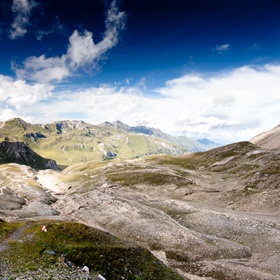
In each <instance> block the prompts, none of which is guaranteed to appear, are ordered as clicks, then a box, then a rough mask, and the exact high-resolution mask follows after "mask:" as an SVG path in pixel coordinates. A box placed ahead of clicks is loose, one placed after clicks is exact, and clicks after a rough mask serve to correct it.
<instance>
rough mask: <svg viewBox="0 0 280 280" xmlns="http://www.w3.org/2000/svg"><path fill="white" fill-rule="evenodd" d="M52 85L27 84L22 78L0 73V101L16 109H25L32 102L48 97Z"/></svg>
mask: <svg viewBox="0 0 280 280" xmlns="http://www.w3.org/2000/svg"><path fill="white" fill-rule="evenodd" d="M52 90H53V86H50V85H45V84H34V85H30V84H27V83H26V82H25V81H23V80H13V79H12V78H10V77H7V76H3V75H0V103H4V104H5V106H13V107H15V109H17V110H21V109H26V108H27V107H28V108H30V106H33V105H34V104H36V103H38V102H40V101H42V100H46V99H48V98H49V97H50V96H51V94H52Z"/></svg>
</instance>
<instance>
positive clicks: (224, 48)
mask: <svg viewBox="0 0 280 280" xmlns="http://www.w3.org/2000/svg"><path fill="white" fill-rule="evenodd" d="M229 49H230V44H229V43H226V44H223V45H216V47H215V48H214V49H213V50H214V51H216V52H217V53H218V54H220V55H224V54H225V53H227V52H228V50H229Z"/></svg>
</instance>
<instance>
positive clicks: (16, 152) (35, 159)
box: [0, 141, 59, 170]
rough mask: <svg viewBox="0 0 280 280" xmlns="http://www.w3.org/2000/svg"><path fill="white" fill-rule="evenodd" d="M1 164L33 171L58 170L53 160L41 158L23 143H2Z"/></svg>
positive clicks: (0, 148)
mask: <svg viewBox="0 0 280 280" xmlns="http://www.w3.org/2000/svg"><path fill="white" fill-rule="evenodd" d="M3 163H19V164H25V165H28V166H31V167H32V168H35V169H54V170H59V167H58V166H57V164H56V162H55V161H54V160H51V159H45V158H43V157H41V156H40V155H39V154H37V153H35V152H34V151H32V150H31V149H30V148H29V147H28V146H27V145H26V144H25V143H23V142H8V141H3V142H1V143H0V164H3Z"/></svg>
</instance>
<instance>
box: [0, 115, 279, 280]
mask: <svg viewBox="0 0 280 280" xmlns="http://www.w3.org/2000/svg"><path fill="white" fill-rule="evenodd" d="M11 122H15V123H16V124H15V125H14V127H13V128H11V127H10V131H11V133H8V132H9V131H8V127H9V126H7V123H5V124H3V123H2V125H1V126H2V127H1V129H0V133H1V137H4V138H6V141H4V143H10V142H11V143H12V140H16V141H20V140H23V139H25V140H27V141H24V142H26V144H28V145H26V146H27V147H29V148H30V149H31V146H32V145H33V147H37V150H39V151H43V147H48V146H47V145H46V146H44V145H43V143H46V142H44V141H45V140H48V141H49V140H52V141H53V142H52V143H53V146H54V147H61V143H60V142H59V141H61V142H62V143H66V141H68V143H69V141H70V140H71V141H72V142H71V143H77V139H78V137H81V138H80V139H84V138H83V137H86V138H85V139H95V141H101V140H100V139H106V141H107V142H105V140H103V141H104V142H101V143H98V144H102V143H103V144H104V146H103V147H105V146H106V145H108V143H110V141H108V139H113V138H114V136H113V137H112V138H111V136H112V135H113V132H114V131H119V133H120V132H121V133H122V134H124V135H126V137H127V138H126V139H130V140H131V139H132V138H130V137H131V136H137V135H138V134H137V133H138V132H139V130H140V131H141V133H140V136H141V137H148V138H149V137H150V138H152V139H154V138H155V139H162V138H159V135H161V133H162V132H160V131H157V130H154V129H149V128H145V127H136V128H133V127H129V126H126V125H124V124H122V123H120V122H116V123H114V124H111V123H103V124H101V125H99V126H97V127H98V129H97V128H96V126H89V125H88V124H85V123H83V122H56V123H54V124H51V125H43V126H42V125H37V126H35V127H33V125H30V124H27V123H25V122H23V121H22V120H20V119H16V120H12V121H11ZM21 122H22V123H21ZM8 124H9V125H10V123H9V122H8ZM45 126H46V127H45ZM74 126H75V127H74ZM24 127H25V129H24ZM31 127H32V129H31ZM134 130H135V132H133V131H134ZM48 131H49V133H47V132H48ZM77 131H80V134H81V135H82V136H79V135H77V133H76V132H77ZM124 131H126V133H128V134H126V133H125V132H124ZM144 131H145V132H146V133H144ZM152 131H153V132H152ZM106 133H107V135H108V136H104V134H105V135H106ZM108 133H109V134H108ZM148 133H154V134H157V135H158V136H155V135H153V134H150V136H149V134H148ZM278 133H279V129H278V127H276V128H275V129H273V130H271V131H270V132H269V133H264V134H263V135H262V136H261V137H260V136H257V137H255V138H253V139H252V140H251V141H252V142H254V143H252V142H248V141H245V142H238V143H233V144H230V145H226V146H222V147H217V148H214V149H211V150H208V151H203V152H192V153H190V152H187V153H183V154H181V155H176V156H174V155H172V154H159V153H158V154H153V155H146V156H143V155H142V154H141V155H140V154H138V156H139V157H136V156H132V157H130V158H122V157H120V156H112V157H110V158H111V160H104V159H105V158H104V157H99V160H97V159H96V158H94V160H90V159H88V158H87V160H86V161H82V160H81V161H80V162H77V163H73V164H70V165H69V164H68V165H69V166H68V167H66V168H64V169H63V170H62V171H58V170H52V169H49V170H45V168H42V170H38V169H39V168H31V167H30V166H27V165H23V164H18V163H5V164H1V165H0V219H1V220H0V239H1V243H0V244H1V245H0V252H1V254H0V275H2V277H6V275H9V277H11V276H13V277H15V278H16V277H25V279H26V275H29V276H30V277H33V278H35V279H36V277H37V278H38V274H40V273H41V274H40V275H53V277H54V279H71V278H67V277H70V276H68V275H70V273H74V271H73V270H70V271H69V269H70V268H67V269H68V270H65V267H66V266H65V264H66V261H62V264H63V265H59V264H60V263H61V262H59V263H58V262H57V259H58V258H61V257H60V256H61V254H62V255H67V256H68V260H69V261H70V262H71V263H75V264H76V265H83V264H85V265H87V266H88V267H89V268H90V270H91V271H92V273H97V274H98V273H99V274H100V275H103V276H102V277H104V278H105V279H117V280H118V279H143V280H144V279H145V280H146V279H148V280H149V279H151V280H152V279H166V280H169V279H178V280H179V279H190V280H202V279H203V280H205V279H207V280H213V279H214V280H215V279H217V280H224V279H228V280H241V279H242V280H243V279H252V280H264V279H267V280H277V279H279V278H280V277H279V275H280V268H279V257H280V245H279V244H280V233H279V229H280V219H279V212H280V196H279V186H280V172H279V170H280V161H279V159H280V148H279V147H280V139H279V137H277V135H278ZM84 134H89V135H90V134H92V136H84ZM264 136H265V137H264ZM45 137H46V138H45ZM102 137H104V138H102ZM7 138H9V139H7ZM69 139H70V140H69ZM137 139H138V138H137ZM263 139H265V146H262V145H263ZM277 139H278V140H277ZM63 141H64V142H63ZM75 141H76V142H75ZM162 141H163V140H162ZM164 141H166V140H164ZM207 141H208V140H203V142H207ZM88 143H90V142H86V140H84V142H81V143H80V145H81V144H82V145H85V148H82V149H86V147H88V145H89V144H88ZM161 143H163V142H161ZM168 143H170V142H168ZM98 144H97V145H98ZM48 145H50V143H49V144H48ZM62 145H65V144H62ZM71 145H72V144H71ZM129 147H131V146H129ZM114 149H115V150H108V152H111V153H115V154H117V151H121V150H122V148H121V145H120V146H119V147H117V148H114ZM126 149H127V146H126ZM66 150H67V149H66ZM54 151H56V150H55V148H53V149H50V148H49V150H48V152H46V153H45V154H49V155H50V154H51V153H52V152H53V153H54ZM58 151H59V152H60V151H61V148H58ZM99 152H100V150H99ZM68 155H71V154H70V153H69V154H68ZM106 157H108V154H107V155H106ZM48 158H52V157H48ZM57 158H58V156H57ZM72 158H73V159H74V157H73V156H72ZM72 158H71V159H72ZM81 159H82V158H81ZM60 163H61V162H60ZM42 225H45V226H46V227H47V229H48V232H42V231H41V230H40V228H41V226H42ZM85 225H86V226H85ZM27 248H28V250H27ZM94 252H96V253H94ZM18 256H20V258H19V257H18ZM87 256H89V257H87ZM11 260H12V261H11ZM13 264H14V266H15V265H16V268H15V267H12V265H13ZM139 264H141V266H139ZM170 268H171V269H172V270H169V269H170ZM11 271H13V272H12V275H11ZM79 271H80V270H76V271H75V273H78V272H79ZM9 273H10V274H9ZM59 275H61V276H59ZM66 275H67V277H66ZM93 275H94V274H90V276H89V275H87V276H86V277H91V278H89V279H101V278H93V277H94V276H93ZM79 277H80V278H78V276H77V279H84V278H82V277H85V275H83V274H82V273H81V274H79ZM96 277H97V276H96ZM4 279H5V278H4ZM19 279H24V278H19Z"/></svg>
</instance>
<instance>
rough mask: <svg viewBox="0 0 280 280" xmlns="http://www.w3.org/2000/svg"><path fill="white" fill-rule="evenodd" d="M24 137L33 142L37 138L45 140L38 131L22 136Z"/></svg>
mask: <svg viewBox="0 0 280 280" xmlns="http://www.w3.org/2000/svg"><path fill="white" fill-rule="evenodd" d="M24 136H25V137H28V138H30V139H32V140H34V141H37V140H38V139H39V138H47V137H46V136H45V135H43V134H42V133H41V132H40V131H39V132H35V133H33V132H31V133H26V134H24Z"/></svg>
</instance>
